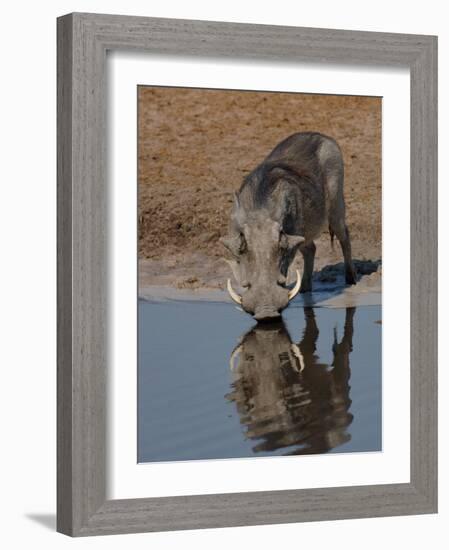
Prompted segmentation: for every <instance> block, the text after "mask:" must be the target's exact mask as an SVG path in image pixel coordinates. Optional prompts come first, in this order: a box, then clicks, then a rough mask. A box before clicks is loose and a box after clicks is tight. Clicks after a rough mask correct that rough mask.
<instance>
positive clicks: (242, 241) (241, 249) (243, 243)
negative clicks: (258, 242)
mask: <svg viewBox="0 0 449 550" xmlns="http://www.w3.org/2000/svg"><path fill="white" fill-rule="evenodd" d="M246 250H247V244H246V239H245V237H244V235H243V233H240V246H239V254H244V253H245V252H246Z"/></svg>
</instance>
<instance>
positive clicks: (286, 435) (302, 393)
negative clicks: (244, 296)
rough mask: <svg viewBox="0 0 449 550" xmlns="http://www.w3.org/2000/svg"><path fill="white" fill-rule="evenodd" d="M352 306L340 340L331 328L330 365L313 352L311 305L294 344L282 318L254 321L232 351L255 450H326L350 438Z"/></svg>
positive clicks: (236, 398)
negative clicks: (259, 322)
mask: <svg viewBox="0 0 449 550" xmlns="http://www.w3.org/2000/svg"><path fill="white" fill-rule="evenodd" d="M354 313H355V308H347V309H346V315H345V324H344V332H343V336H342V338H341V340H340V341H338V339H337V334H336V331H335V330H334V338H333V342H329V344H332V356H333V360H332V368H330V365H327V364H326V363H323V362H321V361H320V360H319V358H318V357H317V355H316V345H317V341H318V335H319V330H318V326H317V324H316V320H315V314H314V312H313V309H312V308H304V315H305V320H306V325H305V329H304V333H303V337H302V339H301V341H300V342H299V343H298V344H295V343H293V342H292V339H291V337H290V335H289V333H288V330H287V328H286V326H285V325H284V323H283V322H282V321H281V320H280V321H277V322H274V323H264V324H258V325H256V326H255V327H254V328H253V329H252V330H251V331H249V332H248V333H247V334H245V335H244V336H243V338H242V340H241V343H240V344H239V345H238V346H237V347H236V348H235V349H234V351H233V352H232V355H231V360H230V366H231V372H232V377H233V383H232V387H233V390H232V392H231V393H229V394H228V395H227V396H226V398H227V399H228V400H229V401H233V402H234V403H235V405H236V407H237V411H238V413H239V416H240V422H241V423H242V425H243V426H245V428H246V430H245V436H246V437H247V438H248V439H251V440H254V441H256V442H257V443H256V445H255V447H254V448H253V450H254V451H255V452H260V451H262V452H267V451H274V450H278V449H289V450H288V451H287V452H288V453H289V454H304V453H325V452H327V451H329V450H330V449H333V448H335V447H337V446H339V445H342V444H343V443H346V442H347V441H349V440H350V438H351V436H350V434H349V433H348V426H349V425H350V424H351V422H352V420H353V416H352V414H351V413H350V412H349V408H350V406H351V399H350V396H349V390H350V386H349V378H350V358H349V356H350V353H351V351H352V339H353V332H354V321H353V319H354Z"/></svg>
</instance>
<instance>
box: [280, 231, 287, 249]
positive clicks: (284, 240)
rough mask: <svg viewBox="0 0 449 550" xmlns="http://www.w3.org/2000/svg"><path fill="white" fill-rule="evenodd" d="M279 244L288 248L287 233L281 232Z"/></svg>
mask: <svg viewBox="0 0 449 550" xmlns="http://www.w3.org/2000/svg"><path fill="white" fill-rule="evenodd" d="M279 246H280V248H288V239H287V235H286V234H285V233H284V232H283V231H281V232H280V234H279Z"/></svg>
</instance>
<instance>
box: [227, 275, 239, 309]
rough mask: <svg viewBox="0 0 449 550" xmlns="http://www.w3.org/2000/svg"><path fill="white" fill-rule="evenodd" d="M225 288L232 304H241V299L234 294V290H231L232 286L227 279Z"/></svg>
mask: <svg viewBox="0 0 449 550" xmlns="http://www.w3.org/2000/svg"><path fill="white" fill-rule="evenodd" d="M226 286H227V288H228V292H229V295H230V296H231V298H232V299H233V300H234V302H235V303H236V304H239V305H240V304H241V303H242V297H241V296H239V295H238V294H237V292H235V290H234V289H233V288H232V285H231V279H228V283H227V285H226Z"/></svg>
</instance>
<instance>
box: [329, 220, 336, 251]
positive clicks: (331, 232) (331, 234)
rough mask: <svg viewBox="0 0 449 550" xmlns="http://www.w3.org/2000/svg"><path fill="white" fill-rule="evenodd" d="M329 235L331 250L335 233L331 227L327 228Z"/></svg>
mask: <svg viewBox="0 0 449 550" xmlns="http://www.w3.org/2000/svg"><path fill="white" fill-rule="evenodd" d="M329 235H330V236H331V247H332V250H333V249H334V237H335V233H334V232H333V231H332V227H331V226H329Z"/></svg>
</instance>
